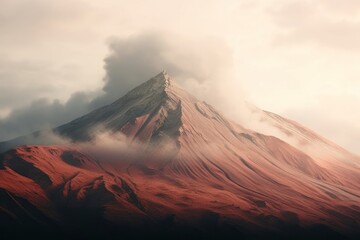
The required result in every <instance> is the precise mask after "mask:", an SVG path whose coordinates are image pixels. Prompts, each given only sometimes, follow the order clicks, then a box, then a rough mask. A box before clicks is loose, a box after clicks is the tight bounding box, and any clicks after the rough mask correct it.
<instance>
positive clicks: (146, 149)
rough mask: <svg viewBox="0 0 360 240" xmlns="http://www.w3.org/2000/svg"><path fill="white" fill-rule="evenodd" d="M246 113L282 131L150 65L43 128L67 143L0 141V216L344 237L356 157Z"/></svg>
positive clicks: (134, 232)
mask: <svg viewBox="0 0 360 240" xmlns="http://www.w3.org/2000/svg"><path fill="white" fill-rule="evenodd" d="M253 111H254V112H255V114H257V115H258V116H260V118H261V121H263V122H265V123H266V124H268V125H271V126H272V127H274V128H275V129H277V130H278V132H279V133H280V135H279V136H280V138H281V139H282V140H281V139H280V138H277V137H274V136H271V135H265V134H261V133H259V132H256V131H254V130H251V129H247V128H244V127H242V126H241V125H239V124H236V123H234V122H233V121H231V120H228V119H227V118H226V117H224V116H223V115H222V114H221V113H219V112H218V111H217V110H216V109H214V108H213V107H212V106H210V105H209V104H207V103H205V102H203V101H199V100H197V99H196V98H195V97H194V96H192V95H191V94H189V93H188V92H186V91H185V90H184V89H182V88H181V87H179V86H178V85H177V84H176V83H175V82H174V81H173V80H172V79H171V78H170V77H169V75H167V74H166V73H165V72H162V73H160V74H158V75H157V76H155V77H154V78H152V79H150V80H149V81H147V82H145V83H143V84H141V85H140V86H138V87H136V88H135V89H133V90H132V91H130V92H129V93H127V94H126V95H125V96H123V97H122V98H120V99H119V100H117V101H115V102H114V103H112V104H110V105H107V106H104V107H102V108H100V109H97V110H95V111H93V112H90V113H88V114H86V115H84V116H82V117H80V118H78V119H75V120H73V121H71V122H69V123H67V124H65V125H62V126H59V127H57V128H55V129H53V132H54V133H55V134H56V135H57V136H60V137H61V138H63V139H65V140H64V142H67V144H64V142H63V144H61V145H49V144H40V145H39V144H36V145H31V144H33V142H31V141H34V139H36V138H38V139H41V138H43V139H42V140H37V141H38V142H46V137H45V136H46V134H47V132H46V131H40V132H37V133H34V134H33V135H30V136H25V137H20V138H17V139H15V140H12V141H9V142H6V143H2V144H1V145H0V148H2V149H3V150H5V149H8V150H7V151H5V152H3V153H2V154H1V156H0V195H1V198H0V223H1V226H5V228H6V230H7V232H8V233H9V232H10V234H14V233H18V234H20V233H26V234H28V233H30V232H32V231H33V230H34V229H36V230H38V232H41V233H44V232H45V231H44V229H47V230H48V231H47V234H52V233H53V232H56V233H57V236H60V237H67V236H69V235H70V236H74V235H79V236H87V237H94V236H98V237H99V236H100V237H105V236H107V237H109V236H113V235H112V234H116V236H118V235H119V236H122V237H125V236H126V237H129V238H131V237H133V238H134V239H136V237H144V236H164V237H166V238H170V237H171V238H179V239H189V238H190V239H200V238H202V237H203V238H207V239H208V238H211V237H214V238H234V239H239V238H243V239H262V238H266V239H271V238H274V239H289V238H291V239H304V238H310V237H314V238H315V239H318V238H321V239H325V238H326V239H330V238H334V239H349V238H354V239H356V238H357V237H358V236H359V235H360V231H359V229H360V228H359V227H360V168H359V166H360V158H359V157H358V156H356V155H354V154H352V153H349V152H347V151H346V150H344V149H342V148H340V147H338V146H337V145H336V144H334V143H331V142H330V141H328V140H326V139H324V138H322V137H321V136H319V135H317V134H316V133H314V132H312V131H311V130H309V129H306V128H305V127H303V126H301V125H300V124H298V123H296V122H293V121H291V120H288V119H286V118H283V117H281V116H278V115H276V114H273V113H269V112H265V111H261V110H259V109H253ZM281 136H283V137H281ZM108 143H111V144H110V145H111V147H109V144H108ZM24 144H26V145H24ZM16 145H24V146H17V147H16ZM18 228H22V229H25V230H22V231H21V232H14V230H13V229H18ZM110 233H111V234H110ZM12 236H13V235H12ZM51 236H52V237H53V236H54V235H51Z"/></svg>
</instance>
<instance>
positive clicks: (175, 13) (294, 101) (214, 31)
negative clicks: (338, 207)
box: [0, 0, 360, 153]
mask: <svg viewBox="0 0 360 240" xmlns="http://www.w3.org/2000/svg"><path fill="white" fill-rule="evenodd" d="M0 6H1V7H0V34H1V37H0V141H2V140H7V139H10V138H13V137H16V136H19V135H22V134H26V133H29V132H32V131H34V130H38V129H42V128H44V127H52V126H57V125H59V124H62V123H65V122H67V121H70V120H72V119H74V118H76V117H79V116H81V115H82V114H84V113H86V112H88V111H91V110H92V109H95V108H97V107H99V106H102V105H104V104H107V103H110V102H111V101H113V100H116V99H117V98H119V97H121V96H122V95H123V94H124V93H126V92H127V91H128V90H130V89H131V88H132V87H135V86H136V85H138V84H140V83H141V82H143V81H146V80H147V79H149V78H150V77H152V76H153V75H156V74H157V73H158V72H160V71H161V70H163V69H166V70H167V71H168V72H169V74H170V75H172V76H173V77H174V78H175V79H176V80H177V81H178V82H179V83H180V84H181V85H183V86H184V87H185V88H187V89H188V90H189V91H190V92H192V93H194V94H195V95H196V96H197V97H198V98H200V99H204V100H206V101H208V102H209V103H210V104H212V105H214V106H215V107H217V108H220V109H221V110H222V111H223V112H224V113H225V114H226V115H228V116H229V117H231V118H233V119H235V120H236V119H237V118H241V116H239V114H240V113H241V111H242V107H243V105H242V104H241V102H242V101H244V99H245V100H246V101H248V102H251V103H253V104H255V105H256V106H258V107H259V108H261V109H265V110H268V111H272V112H275V113H278V114H280V115H283V116H286V117H288V118H291V119H294V120H296V121H298V122H300V123H301V124H303V125H305V126H307V127H309V128H311V129H313V130H315V131H316V132H318V133H320V134H321V135H323V136H325V137H327V138H328V139H330V140H332V141H334V142H336V143H338V144H340V145H341V146H343V147H345V148H347V149H349V150H351V151H353V152H357V153H360V146H359V145H360V111H358V109H360V94H359V93H360V67H359V64H360V54H359V53H360V1H358V0H341V1H340V0H317V1H308V0H236V1H232V0H224V1H211V0H197V1H187V0H181V1H177V0H172V1H165V0H153V1H145V0H143V1H139V0H131V1H128V0H127V1H124V0H101V1H100V0H91V1H90V0H89V1H85V0H83V1H81V0H62V1H58V0H0ZM240 115H241V114H240Z"/></svg>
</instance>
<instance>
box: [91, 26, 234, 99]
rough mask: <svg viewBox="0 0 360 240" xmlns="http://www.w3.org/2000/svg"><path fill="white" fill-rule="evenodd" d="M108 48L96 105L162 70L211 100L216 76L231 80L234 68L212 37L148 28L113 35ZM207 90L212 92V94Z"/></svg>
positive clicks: (229, 56) (224, 49)
mask: <svg viewBox="0 0 360 240" xmlns="http://www.w3.org/2000/svg"><path fill="white" fill-rule="evenodd" d="M109 49H110V55H109V56H108V57H106V58H105V60H104V62H105V67H104V68H105V70H106V76H105V78H104V82H105V85H104V87H103V91H104V92H105V94H103V95H102V96H100V97H99V98H97V99H95V100H94V102H93V104H94V105H95V106H100V105H104V104H106V103H109V102H111V101H114V100H116V99H117V98H119V97H120V96H122V95H124V94H125V93H126V92H128V91H129V90H131V89H132V88H134V87H135V86H137V85H139V84H140V83H142V82H144V81H145V80H147V79H149V77H151V76H154V75H156V74H157V73H159V72H161V71H162V70H167V71H168V72H169V73H170V75H171V76H173V77H174V78H175V79H176V81H177V82H178V83H180V84H181V85H183V86H185V87H186V88H187V89H188V90H189V91H192V92H195V91H196V92H197V94H198V95H202V97H205V98H206V97H207V98H208V99H209V100H212V101H214V96H215V97H216V95H217V94H216V93H217V92H218V91H214V90H215V88H217V90H219V89H218V85H220V84H219V81H218V80H219V79H220V78H222V81H223V82H226V81H230V80H231V77H230V75H231V74H232V71H233V59H232V53H231V51H230V49H229V48H228V47H227V46H226V44H225V43H224V42H222V41H220V40H218V39H214V38H207V39H201V40H199V39H196V40H195V39H187V38H182V37H181V36H177V35H171V34H165V33H161V32H148V33H143V34H140V35H133V36H130V37H128V38H112V39H110V40H109ZM215 84H216V87H215V86H214V85H215ZM222 85H224V84H222ZM199 90H200V93H199ZM208 91H211V93H212V97H211V98H210V97H209V96H210V94H209V92H208Z"/></svg>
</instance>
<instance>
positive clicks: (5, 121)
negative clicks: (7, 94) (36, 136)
mask: <svg viewBox="0 0 360 240" xmlns="http://www.w3.org/2000/svg"><path fill="white" fill-rule="evenodd" d="M91 99H92V96H91V93H81V92H77V93H74V94H73V95H72V96H71V97H70V99H69V100H68V101H67V102H66V103H65V104H62V103H61V102H60V101H59V100H53V101H50V100H49V99H46V98H42V99H38V100H35V101H33V102H32V103H31V104H30V105H28V106H25V107H21V108H15V109H14V110H12V111H11V112H10V114H9V115H8V116H7V117H5V118H2V119H0V136H1V138H2V139H1V140H8V139H11V138H14V137H17V136H20V135H24V134H28V133H31V132H33V131H36V130H41V129H47V128H51V127H54V126H57V125H60V124H63V123H66V122H68V121H70V120H72V119H73V118H76V117H78V116H80V115H82V114H85V113H87V112H88V111H89V110H90V108H89V107H90V106H89V103H90V100H91Z"/></svg>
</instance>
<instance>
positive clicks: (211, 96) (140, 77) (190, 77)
mask: <svg viewBox="0 0 360 240" xmlns="http://www.w3.org/2000/svg"><path fill="white" fill-rule="evenodd" d="M108 43H109V51H110V53H109V55H108V56H107V57H106V58H105V59H104V63H105V65H104V69H105V71H106V75H105V77H104V79H103V81H104V85H103V88H102V89H98V90H96V91H94V92H75V93H73V94H72V95H71V97H70V98H69V99H68V100H67V101H65V103H61V102H60V101H59V100H50V99H49V98H41V99H37V100H35V101H33V102H31V103H30V104H29V105H28V106H23V107H17V108H14V109H13V110H12V111H11V112H10V113H9V115H8V116H7V117H5V118H2V119H0V136H1V140H6V139H9V138H13V137H16V136H19V135H23V134H27V133H30V132H32V131H35V130H40V129H43V128H52V127H55V126H58V125H60V124H63V123H66V122H68V121H70V120H72V119H74V118H76V117H80V116H81V115H83V114H85V113H87V112H89V111H91V110H93V109H95V108H98V107H101V106H103V105H106V104H110V103H111V102H113V101H115V100H117V99H118V98H120V97H121V96H123V95H124V94H125V93H126V92H128V91H129V90H131V89H132V88H134V87H135V86H137V85H139V84H140V83H142V82H144V81H146V80H148V79H150V78H151V77H153V76H155V75H156V74H158V73H159V72H160V71H162V70H164V69H166V70H167V71H168V72H169V73H170V75H171V76H173V77H174V78H175V79H176V81H177V82H178V83H180V84H181V85H183V86H184V87H186V88H187V89H188V90H189V91H190V92H193V93H196V95H197V96H199V97H200V98H201V99H205V100H208V101H209V102H211V103H218V106H219V105H220V104H219V103H220V102H223V101H221V99H223V97H224V95H223V94H227V97H228V98H227V99H229V96H230V92H231V91H230V90H229V89H230V88H228V86H230V85H231V84H230V81H231V80H233V77H232V76H233V73H232V71H233V60H232V53H231V51H230V49H229V48H228V47H227V45H226V44H225V43H224V42H222V41H220V40H218V39H215V38H206V39H187V38H181V37H180V36H177V35H170V34H164V33H161V32H147V33H143V34H138V35H131V36H129V37H126V38H117V37H113V38H111V39H110V40H109V42H108ZM219 79H220V80H221V81H220V80H219ZM234 94H238V91H237V92H236V93H234Z"/></svg>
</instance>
